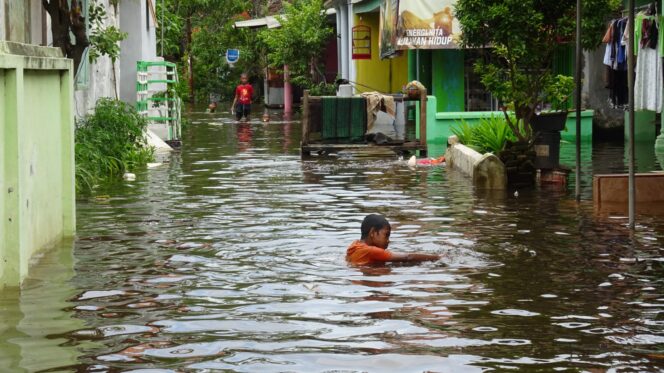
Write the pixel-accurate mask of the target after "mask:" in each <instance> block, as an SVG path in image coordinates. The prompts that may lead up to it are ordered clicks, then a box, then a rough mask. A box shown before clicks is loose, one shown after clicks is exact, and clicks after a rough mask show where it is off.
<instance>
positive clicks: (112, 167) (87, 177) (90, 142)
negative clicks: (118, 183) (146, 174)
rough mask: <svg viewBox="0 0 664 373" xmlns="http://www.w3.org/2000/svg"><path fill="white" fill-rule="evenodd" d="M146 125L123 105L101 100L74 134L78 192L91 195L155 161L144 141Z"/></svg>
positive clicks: (80, 122) (135, 113)
mask: <svg viewBox="0 0 664 373" xmlns="http://www.w3.org/2000/svg"><path fill="white" fill-rule="evenodd" d="M146 128H147V121H146V119H145V118H143V117H142V116H140V115H139V114H138V113H137V112H136V110H135V109H134V108H133V107H132V106H130V105H128V104H126V103H124V102H122V101H117V100H110V99H101V100H99V101H98V102H97V105H96V106H95V111H94V113H93V114H90V115H87V116H86V117H85V118H83V119H81V120H79V121H78V122H77V125H76V132H75V144H76V145H75V157H76V191H77V193H79V194H86V193H89V192H91V191H92V190H93V189H94V188H95V186H96V185H98V184H99V183H100V182H102V181H103V180H109V179H119V178H121V177H122V175H123V174H124V173H125V172H127V171H133V170H135V169H137V168H138V167H141V166H144V165H145V164H146V163H148V162H150V161H151V160H152V159H153V158H154V148H152V147H150V146H148V144H147V142H146V139H145V135H144V133H145V130H146Z"/></svg>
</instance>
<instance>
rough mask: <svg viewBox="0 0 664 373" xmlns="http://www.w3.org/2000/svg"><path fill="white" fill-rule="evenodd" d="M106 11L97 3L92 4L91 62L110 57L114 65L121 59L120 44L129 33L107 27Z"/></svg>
mask: <svg viewBox="0 0 664 373" xmlns="http://www.w3.org/2000/svg"><path fill="white" fill-rule="evenodd" d="M107 18H108V14H107V13H106V9H105V8H104V6H103V5H101V4H99V3H98V2H96V1H92V2H90V7H89V12H88V20H89V22H90V25H91V32H90V37H89V39H90V61H92V62H94V61H96V60H97V59H98V58H99V57H101V56H108V57H109V58H110V59H111V61H112V62H113V63H115V61H117V59H118V58H119V57H120V44H119V43H120V42H121V41H122V40H124V39H126V38H127V33H126V32H122V31H120V30H119V29H118V28H117V27H115V26H106V25H105V22H106V19H107Z"/></svg>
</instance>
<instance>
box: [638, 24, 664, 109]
mask: <svg viewBox="0 0 664 373" xmlns="http://www.w3.org/2000/svg"><path fill="white" fill-rule="evenodd" d="M659 21H660V19H659V17H654V16H643V15H640V16H638V17H637V18H636V19H635V21H634V26H635V27H634V53H635V54H636V56H637V57H636V68H635V73H636V76H635V78H634V110H649V111H655V112H658V113H661V112H662V103H663V102H664V101H663V100H662V98H663V97H662V96H663V95H662V89H664V74H663V71H662V68H663V66H664V64H663V63H662V52H664V50H663V49H662V48H661V47H660V44H659V41H660V39H662V36H661V35H660V27H659Z"/></svg>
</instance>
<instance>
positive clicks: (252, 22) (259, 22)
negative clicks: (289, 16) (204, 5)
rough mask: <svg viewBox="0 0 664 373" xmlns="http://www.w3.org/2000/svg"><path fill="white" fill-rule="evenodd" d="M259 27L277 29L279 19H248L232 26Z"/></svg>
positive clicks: (330, 12) (329, 11)
mask: <svg viewBox="0 0 664 373" xmlns="http://www.w3.org/2000/svg"><path fill="white" fill-rule="evenodd" d="M336 12H337V11H336V10H335V9H334V8H331V9H326V10H325V14H326V15H331V14H336ZM278 17H280V18H286V16H285V15H279V16H278ZM260 27H267V28H279V27H281V23H279V19H277V17H275V16H267V17H262V18H254V19H248V20H246V21H237V22H235V23H234V24H233V28H260Z"/></svg>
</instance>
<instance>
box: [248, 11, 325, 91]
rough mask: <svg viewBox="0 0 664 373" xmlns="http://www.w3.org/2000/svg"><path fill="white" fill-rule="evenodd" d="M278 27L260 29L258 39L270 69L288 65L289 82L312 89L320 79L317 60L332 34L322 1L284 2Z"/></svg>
mask: <svg viewBox="0 0 664 373" xmlns="http://www.w3.org/2000/svg"><path fill="white" fill-rule="evenodd" d="M284 9H285V14H284V15H283V16H282V17H278V19H279V23H281V27H280V28H277V29H267V30H262V31H261V32H260V34H259V38H260V39H261V40H262V41H263V42H264V43H265V45H266V46H267V50H268V51H269V54H268V62H269V63H270V65H271V66H273V67H281V66H283V65H288V68H289V72H290V78H291V81H292V82H293V83H295V84H298V85H300V86H302V87H304V88H312V87H313V86H314V85H315V84H316V83H318V81H319V80H320V79H319V78H320V74H319V73H318V71H320V70H321V69H319V68H318V64H319V61H318V57H319V56H320V54H321V52H322V50H323V48H324V46H325V43H327V41H328V40H329V38H330V37H331V36H332V35H333V30H332V28H331V27H330V26H329V25H328V24H327V17H326V15H325V12H324V7H323V0H294V1H293V2H292V3H288V2H284Z"/></svg>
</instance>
